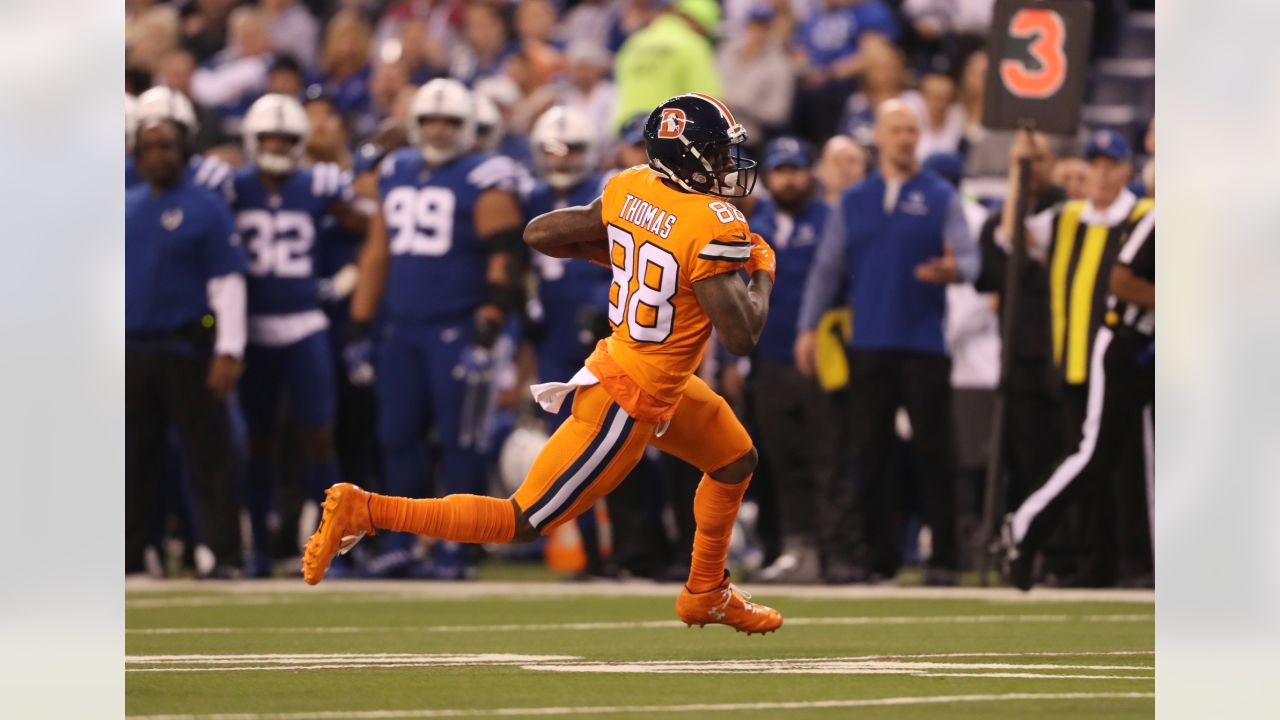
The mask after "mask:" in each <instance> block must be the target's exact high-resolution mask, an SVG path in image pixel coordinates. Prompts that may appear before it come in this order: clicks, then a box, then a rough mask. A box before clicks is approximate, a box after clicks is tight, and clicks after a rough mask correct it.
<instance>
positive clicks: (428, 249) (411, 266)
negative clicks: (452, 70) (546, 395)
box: [347, 79, 524, 577]
mask: <svg viewBox="0 0 1280 720" xmlns="http://www.w3.org/2000/svg"><path fill="white" fill-rule="evenodd" d="M409 114H410V117H411V122H410V127H409V132H410V136H411V139H412V141H413V147H410V148H403V149H401V150H398V151H396V152H395V153H393V154H391V155H390V156H388V157H387V158H386V159H385V160H384V161H383V163H382V167H381V170H380V174H381V179H380V182H379V195H380V197H381V201H382V211H381V212H380V213H375V214H374V216H373V219H372V223H371V224H370V230H369V237H368V240H367V241H366V242H365V247H364V250H363V251H362V253H361V257H360V283H359V284H358V285H357V286H356V290H355V294H354V296H353V298H352V303H351V318H352V324H353V342H352V343H351V344H350V345H349V347H348V351H347V360H348V365H349V367H350V368H357V367H360V366H362V365H364V364H366V362H365V361H366V360H367V357H368V355H369V353H370V352H371V343H370V340H371V339H370V338H369V323H370V322H371V321H372V320H373V319H374V315H375V313H376V312H378V311H379V306H380V305H381V312H382V319H383V326H382V336H381V338H380V341H379V345H378V349H377V358H376V363H375V366H376V372H377V379H376V382H377V391H378V440H379V444H380V445H381V447H382V452H383V463H384V471H385V475H386V491H387V492H388V493H390V494H393V495H404V496H409V497H428V496H430V495H431V494H432V493H431V492H430V490H431V489H432V488H431V487H430V484H429V483H428V478H429V475H428V471H427V468H428V463H427V453H426V445H425V440H426V437H427V435H428V432H429V431H430V430H433V429H434V431H435V436H436V439H437V442H438V444H439V448H440V453H441V457H440V468H441V480H442V486H443V489H444V490H445V491H447V492H449V493H478V494H484V492H485V489H486V477H485V466H484V457H483V455H482V453H481V452H480V451H479V450H478V448H477V447H475V446H474V445H467V444H466V443H464V441H463V438H462V424H463V418H462V415H463V404H464V400H465V396H466V379H465V375H466V370H465V363H466V360H465V358H466V356H468V355H469V354H470V353H469V352H468V351H469V350H470V349H472V348H482V349H488V348H492V346H493V344H494V343H495V342H496V340H497V338H498V335H499V334H500V333H501V331H502V327H503V324H504V322H505V320H506V317H507V316H508V314H509V313H514V312H517V311H518V310H519V309H520V307H521V305H522V292H521V287H522V284H521V281H522V276H521V273H520V269H519V268H520V259H521V258H522V257H523V254H522V253H523V248H524V245H523V241H522V232H523V229H524V218H523V217H522V215H521V212H520V206H519V203H518V201H517V196H516V194H515V192H514V184H515V183H514V181H515V178H513V177H512V174H511V165H512V164H511V162H510V160H507V159H505V158H494V157H491V156H489V155H485V154H480V153H475V152H473V150H472V149H473V147H474V144H475V111H474V102H473V99H472V95H471V92H470V91H468V90H467V88H466V87H465V86H463V85H462V84H461V83H459V82H457V81H454V80H446V79H437V80H432V81H431V82H429V83H427V84H426V85H423V86H422V87H421V88H420V89H419V90H418V92H417V94H416V95H415V96H414V98H413V101H412V103H411V105H410V108H409ZM384 294H385V296H386V297H385V298H384V297H383V295H384ZM386 540H387V542H386V543H385V544H384V546H383V550H384V552H386V555H385V556H384V557H382V558H379V559H376V560H375V561H374V562H373V563H372V566H373V567H374V568H376V572H378V573H380V574H389V575H396V574H406V573H409V572H415V573H416V572H418V570H417V569H414V568H411V565H412V557H411V554H410V552H409V549H410V547H409V546H410V543H411V542H412V541H413V538H412V536H410V535H405V534H393V535H390V536H388V537H387V538H386ZM446 567H447V568H448V569H446ZM430 572H431V573H433V574H434V575H435V576H437V577H462V576H465V575H467V574H468V572H469V569H468V568H466V567H464V566H462V565H461V564H457V563H453V562H446V563H442V567H440V568H437V569H436V570H430Z"/></svg>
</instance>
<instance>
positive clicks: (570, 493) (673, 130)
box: [303, 93, 782, 633]
mask: <svg viewBox="0 0 1280 720" xmlns="http://www.w3.org/2000/svg"><path fill="white" fill-rule="evenodd" d="M746 136H747V135H746V132H745V131H744V130H743V128H742V126H741V125H739V124H738V123H737V121H735V120H734V118H733V114H732V113H731V112H730V111H729V109H728V108H727V107H725V105H724V104H723V103H721V102H720V101H719V100H716V99H715V98H713V97H710V96H708V95H702V94H699V93H693V94H687V95H679V96H677V97H674V98H671V99H670V100H667V101H666V102H664V103H662V104H661V105H659V106H658V107H657V108H656V109H655V110H654V111H653V113H652V114H651V115H650V116H649V120H648V122H647V123H646V125H645V144H646V147H647V149H648V152H649V165H648V166H643V165H640V166H636V167H633V168H630V169H628V170H624V171H622V172H621V173H619V174H618V175H616V176H615V177H614V178H612V179H611V180H610V181H609V182H608V183H607V184H606V185H605V188H604V195H603V196H602V197H600V198H598V199H597V200H596V201H595V202H594V203H592V204H591V205H588V206H582V207H571V208H564V209H561V210H556V211H554V212H550V213H547V214H545V215H541V216H539V217H537V218H535V219H534V220H533V221H532V222H530V223H529V225H528V227H527V228H526V229H525V233H524V239H525V242H526V243H527V244H528V245H529V246H530V247H532V248H533V249H535V250H538V251H540V252H543V253H546V254H547V255H550V256H552V257H562V258H585V259H587V260H591V261H592V262H596V263H599V264H601V265H605V266H607V267H610V268H612V270H613V284H612V286H611V287H610V292H609V321H610V324H611V325H612V326H613V334H612V335H611V336H610V337H608V338H606V339H604V340H602V341H600V343H599V345H598V346H597V347H596V350H595V352H593V353H592V354H591V356H590V357H589V358H587V362H586V367H584V368H583V369H582V370H580V371H579V372H578V373H577V374H576V375H574V376H573V378H571V379H570V380H569V381H568V382H563V383H544V384H542V385H536V386H534V387H533V388H532V389H533V392H534V397H535V398H537V400H538V401H539V403H541V404H542V406H543V407H544V408H546V409H547V410H549V411H551V412H556V411H558V410H559V408H560V405H561V403H562V402H563V401H564V399H565V397H566V396H567V395H568V394H569V393H570V392H572V393H573V406H572V417H570V419H568V420H567V421H565V423H564V424H563V425H561V426H560V428H559V429H558V430H557V431H556V432H555V434H554V435H552V437H551V439H550V440H549V441H548V443H547V444H546V446H545V447H544V448H543V450H542V452H541V453H540V454H539V456H538V458H537V460H536V461H535V462H534V465H533V468H532V469H531V470H530V471H529V475H528V477H527V478H526V479H525V481H524V484H523V485H521V487H520V488H519V489H518V490H517V491H516V493H515V495H514V496H512V497H511V498H510V499H506V500H503V499H498V498H489V497H479V496H475V495H450V496H447V497H444V498H439V499H409V498H397V497H388V496H383V495H378V494H375V493H369V492H366V491H364V490H362V489H360V488H358V487H356V486H354V485H350V484H346V483H343V484H339V485H335V486H333V487H332V488H330V489H329V492H328V494H327V496H326V499H325V502H324V517H323V520H322V522H321V525H320V528H319V529H318V530H317V531H316V533H315V535H313V536H312V537H311V539H310V541H309V542H308V543H307V548H306V553H305V555H304V558H303V576H304V579H305V580H306V581H307V582H308V583H311V584H315V583H317V582H319V581H320V580H321V579H322V578H323V577H324V573H325V571H326V570H327V569H328V566H329V563H330V561H331V560H332V558H333V556H334V555H335V554H337V553H339V552H345V551H346V550H348V549H350V547H351V546H352V545H354V544H355V543H356V542H357V541H358V540H359V539H360V538H361V537H363V536H365V535H370V534H373V533H374V532H375V530H394V531H400V532H413V533H417V534H421V535H428V536H431V537H435V538H440V539H443V540H452V541H456V542H478V543H504V542H527V541H530V540H533V539H535V538H537V537H538V536H539V535H540V534H547V533H549V532H550V531H551V530H553V529H555V528H556V527H557V526H559V525H560V524H562V523H565V522H568V521H569V520H571V519H572V518H574V517H575V516H577V515H578V514H579V513H581V512H583V511H585V510H587V509H588V508H590V507H591V506H592V504H593V503H595V501H596V500H598V499H600V498H601V497H603V496H605V495H606V494H608V493H609V492H610V491H611V490H613V489H614V488H615V487H616V486H617V485H618V483H620V482H621V481H622V480H623V478H625V477H626V476H627V473H629V472H630V471H631V469H632V468H633V467H634V466H635V465H636V463H637V462H639V460H640V458H641V456H642V455H643V453H644V450H645V447H647V446H649V445H653V446H654V447H656V448H658V449H659V450H662V451H663V452H667V453H670V454H672V455H675V456H676V457H678V458H680V459H682V460H684V461H686V462H688V463H690V464H691V465H694V466H696V467H698V468H699V469H701V470H702V471H703V473H704V474H703V477H702V480H701V482H700V484H699V485H698V491H697V494H696V496H695V499H694V516H695V519H696V520H697V531H696V534H695V537H694V545H693V559H692V563H691V566H690V572H689V580H688V582H687V583H686V585H685V587H684V589H683V590H682V591H681V593H680V596H679V598H678V599H677V600H676V614H677V616H679V618H680V619H681V620H683V621H684V622H686V623H688V624H689V625H691V626H692V625H699V626H701V625H705V624H708V623H722V624H725V625H730V626H732V627H734V628H736V629H737V630H740V631H743V632H748V633H761V632H771V631H773V630H776V629H777V628H778V627H779V626H780V625H782V615H781V614H780V613H778V612H777V611H776V610H774V609H772V608H769V607H765V606H763V605H759V604H755V603H751V602H749V600H748V598H749V597H750V596H749V595H747V594H745V593H743V592H741V591H740V590H738V589H737V588H736V587H735V586H734V585H732V584H731V583H730V582H729V574H728V572H727V571H726V570H725V560H726V558H727V556H728V550H729V540H730V536H731V534H732V532H733V524H734V520H735V518H736V517H737V514H738V508H739V506H740V505H741V502H742V496H743V493H744V492H745V491H746V489H747V484H748V483H749V482H750V480H751V473H752V471H753V470H754V469H755V466H756V451H755V448H754V446H753V444H752V442H751V438H750V437H749V436H748V435H747V431H746V429H745V428H744V427H743V426H742V424H741V423H740V422H738V419H737V418H736V417H735V416H734V414H733V412H732V411H731V410H730V408H729V405H728V404H727V403H726V402H725V401H724V399H723V398H721V397H720V396H719V395H717V394H715V392H713V391H712V390H711V388H709V387H708V386H707V384H706V383H705V382H703V381H702V380H701V379H700V378H698V377H697V376H696V375H694V371H695V370H696V369H697V367H698V365H699V363H700V362H701V360H702V353H703V349H704V348H705V346H706V344H707V340H708V338H709V337H710V334H711V329H712V327H714V328H715V329H716V332H717V334H718V335H719V338H720V341H721V342H722V343H723V344H724V345H725V347H726V348H728V349H729V350H730V351H731V352H733V353H735V354H738V355H746V354H748V353H750V352H751V351H752V350H753V349H754V347H755V344H756V340H757V339H758V338H759V337H760V331H761V329H762V328H763V327H764V323H765V319H766V317H767V316H768V312H769V293H770V291H771V290H772V289H773V275H774V255H773V251H772V249H770V248H769V246H768V245H767V244H766V243H765V242H764V240H763V239H762V238H761V237H760V236H759V235H756V234H754V233H752V232H751V230H750V229H749V228H748V226H747V221H746V218H745V217H743V215H742V213H741V212H739V211H738V209H737V208H736V207H734V206H733V204H732V203H730V202H729V201H728V200H727V199H725V198H734V197H743V196H746V195H748V194H750V192H751V189H752V187H753V186H754V184H755V176H756V171H755V162H754V161H751V160H746V159H743V158H742V157H741V156H740V154H739V148H740V146H741V143H742V142H743V141H744V140H746ZM740 270H745V271H746V273H747V275H748V277H749V278H750V279H749V281H748V282H747V283H744V282H743V281H742V279H741V278H740V276H739V274H738V273H739V271H740Z"/></svg>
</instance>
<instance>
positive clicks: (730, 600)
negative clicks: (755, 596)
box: [676, 573, 782, 635]
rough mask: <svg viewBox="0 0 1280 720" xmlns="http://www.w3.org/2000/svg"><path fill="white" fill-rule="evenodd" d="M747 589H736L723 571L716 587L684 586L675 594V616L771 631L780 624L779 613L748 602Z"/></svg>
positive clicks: (694, 621)
mask: <svg viewBox="0 0 1280 720" xmlns="http://www.w3.org/2000/svg"><path fill="white" fill-rule="evenodd" d="M750 599H751V593H748V592H744V591H742V590H739V589H738V587H737V586H735V585H734V584H733V583H731V582H729V574H728V573H725V576H724V582H722V583H720V587H718V588H715V589H714V590H708V591H706V592H700V593H695V592H691V591H690V590H689V586H687V585H686V586H685V587H684V589H683V590H681V591H680V597H678V598H676V616H677V617H679V618H680V619H681V620H682V621H683V622H684V624H686V625H688V626H689V627H693V626H694V625H697V626H698V627H703V626H704V625H708V624H720V625H728V626H729V627H731V628H733V629H734V630H737V631H738V632H744V633H746V634H748V635H754V634H756V633H761V634H763V633H771V632H773V631H774V630H777V629H778V628H780V627H782V613H780V612H778V611H777V610H774V609H773V608H771V607H768V606H766V605H758V604H756V603H752V602H749V600H750Z"/></svg>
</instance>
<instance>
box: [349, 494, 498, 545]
mask: <svg viewBox="0 0 1280 720" xmlns="http://www.w3.org/2000/svg"><path fill="white" fill-rule="evenodd" d="M369 515H370V517H371V518H372V519H373V526H374V527H375V528H378V529H379V530H384V529H385V530H394V531H396V532H411V533H414V534H416V535H427V536H429V537H433V538H437V539H440V540H451V541H453V542H469V543H508V542H511V538H512V537H513V536H514V535H515V534H516V515H515V508H514V507H513V506H512V505H511V501H510V500H506V499H504V498H493V497H483V496H480V495H448V496H445V497H442V498H428V499H422V500H418V499H414V498H403V497H392V496H389V495H379V494H377V493H370V497H369Z"/></svg>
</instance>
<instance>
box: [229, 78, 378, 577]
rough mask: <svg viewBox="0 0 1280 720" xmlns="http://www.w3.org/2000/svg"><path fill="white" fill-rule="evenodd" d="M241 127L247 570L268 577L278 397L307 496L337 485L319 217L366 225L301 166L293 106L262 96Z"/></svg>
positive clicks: (302, 141) (343, 179)
mask: <svg viewBox="0 0 1280 720" xmlns="http://www.w3.org/2000/svg"><path fill="white" fill-rule="evenodd" d="M242 127H243V133H244V148H245V157H246V159H247V160H248V164H246V165H245V166H243V167H241V168H239V169H238V170H237V171H236V173H235V176H234V179H233V182H232V199H231V207H232V210H233V211H234V212H235V218H236V227H237V229H238V230H239V232H240V237H241V238H242V239H243V241H244V246H245V248H246V249H247V250H248V252H249V282H248V285H249V301H248V302H249V311H248V314H249V342H248V347H247V349H246V351H245V372H244V377H243V378H241V380H240V404H241V406H242V407H243V409H244V414H245V421H246V424H247V425H248V430H249V500H250V502H249V515H250V519H251V522H252V526H253V536H254V539H255V540H254V551H255V562H254V566H255V567H254V568H253V572H254V573H255V574H259V575H267V574H270V566H269V565H268V563H269V558H270V555H269V554H268V548H269V543H268V541H267V538H268V537H269V531H268V524H267V516H268V514H269V512H270V509H271V504H272V499H271V488H272V486H273V482H272V472H271V457H272V454H273V453H272V446H273V441H274V436H275V433H274V430H275V427H276V411H277V409H278V408H279V406H280V400H281V397H282V396H283V395H284V394H286V393H287V395H288V398H289V406H290V408H291V409H292V412H293V421H294V422H295V423H296V424H297V426H298V435H299V439H300V444H301V451H302V457H303V461H304V463H305V466H306V473H307V482H306V492H307V496H308V497H309V498H310V499H312V500H315V501H316V503H317V505H318V503H319V502H320V501H321V500H322V499H323V496H324V491H325V489H326V488H328V487H329V486H330V485H332V484H334V483H337V482H340V481H341V478H340V473H339V472H338V463H337V457H336V454H335V451H334V442H333V424H334V418H335V415H336V412H337V397H336V396H337V381H336V377H335V375H334V367H333V356H332V355H331V354H330V350H329V334H328V327H329V320H328V317H327V316H326V315H325V314H324V311H323V310H322V309H321V307H320V299H321V298H320V295H321V293H320V275H319V273H318V272H317V267H316V247H317V245H316V235H317V228H318V226H319V225H320V221H321V219H322V218H323V217H324V216H325V215H327V214H332V215H333V217H334V219H335V220H336V221H337V222H338V224H340V225H341V226H342V227H344V228H345V229H347V230H349V231H351V232H354V233H358V234H362V233H364V232H365V231H366V230H367V229H368V224H369V222H368V215H367V214H365V213H364V212H362V211H361V210H359V209H357V207H356V205H355V202H354V201H355V195H354V193H353V192H352V190H351V178H350V176H349V175H348V174H347V173H345V172H343V170H342V169H341V168H340V167H338V166H337V165H334V164H332V163H325V164H320V165H315V166H313V167H307V168H304V167H299V164H300V162H301V160H302V154H303V148H304V146H305V145H306V139H307V134H308V132H309V128H308V124H307V114H306V112H305V111H304V110H303V109H302V104H301V103H299V102H298V101H297V100H295V99H293V98H292V97H289V96H287V95H280V94H270V95H264V96H262V97H261V98H259V99H258V100H257V101H256V102H254V103H253V106H252V107H250V108H249V112H248V113H246V114H245V117H244V124H243V126H242ZM314 529H315V528H314V527H304V528H300V529H299V532H300V534H303V535H305V534H309V533H310V532H312V531H313V530H314Z"/></svg>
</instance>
